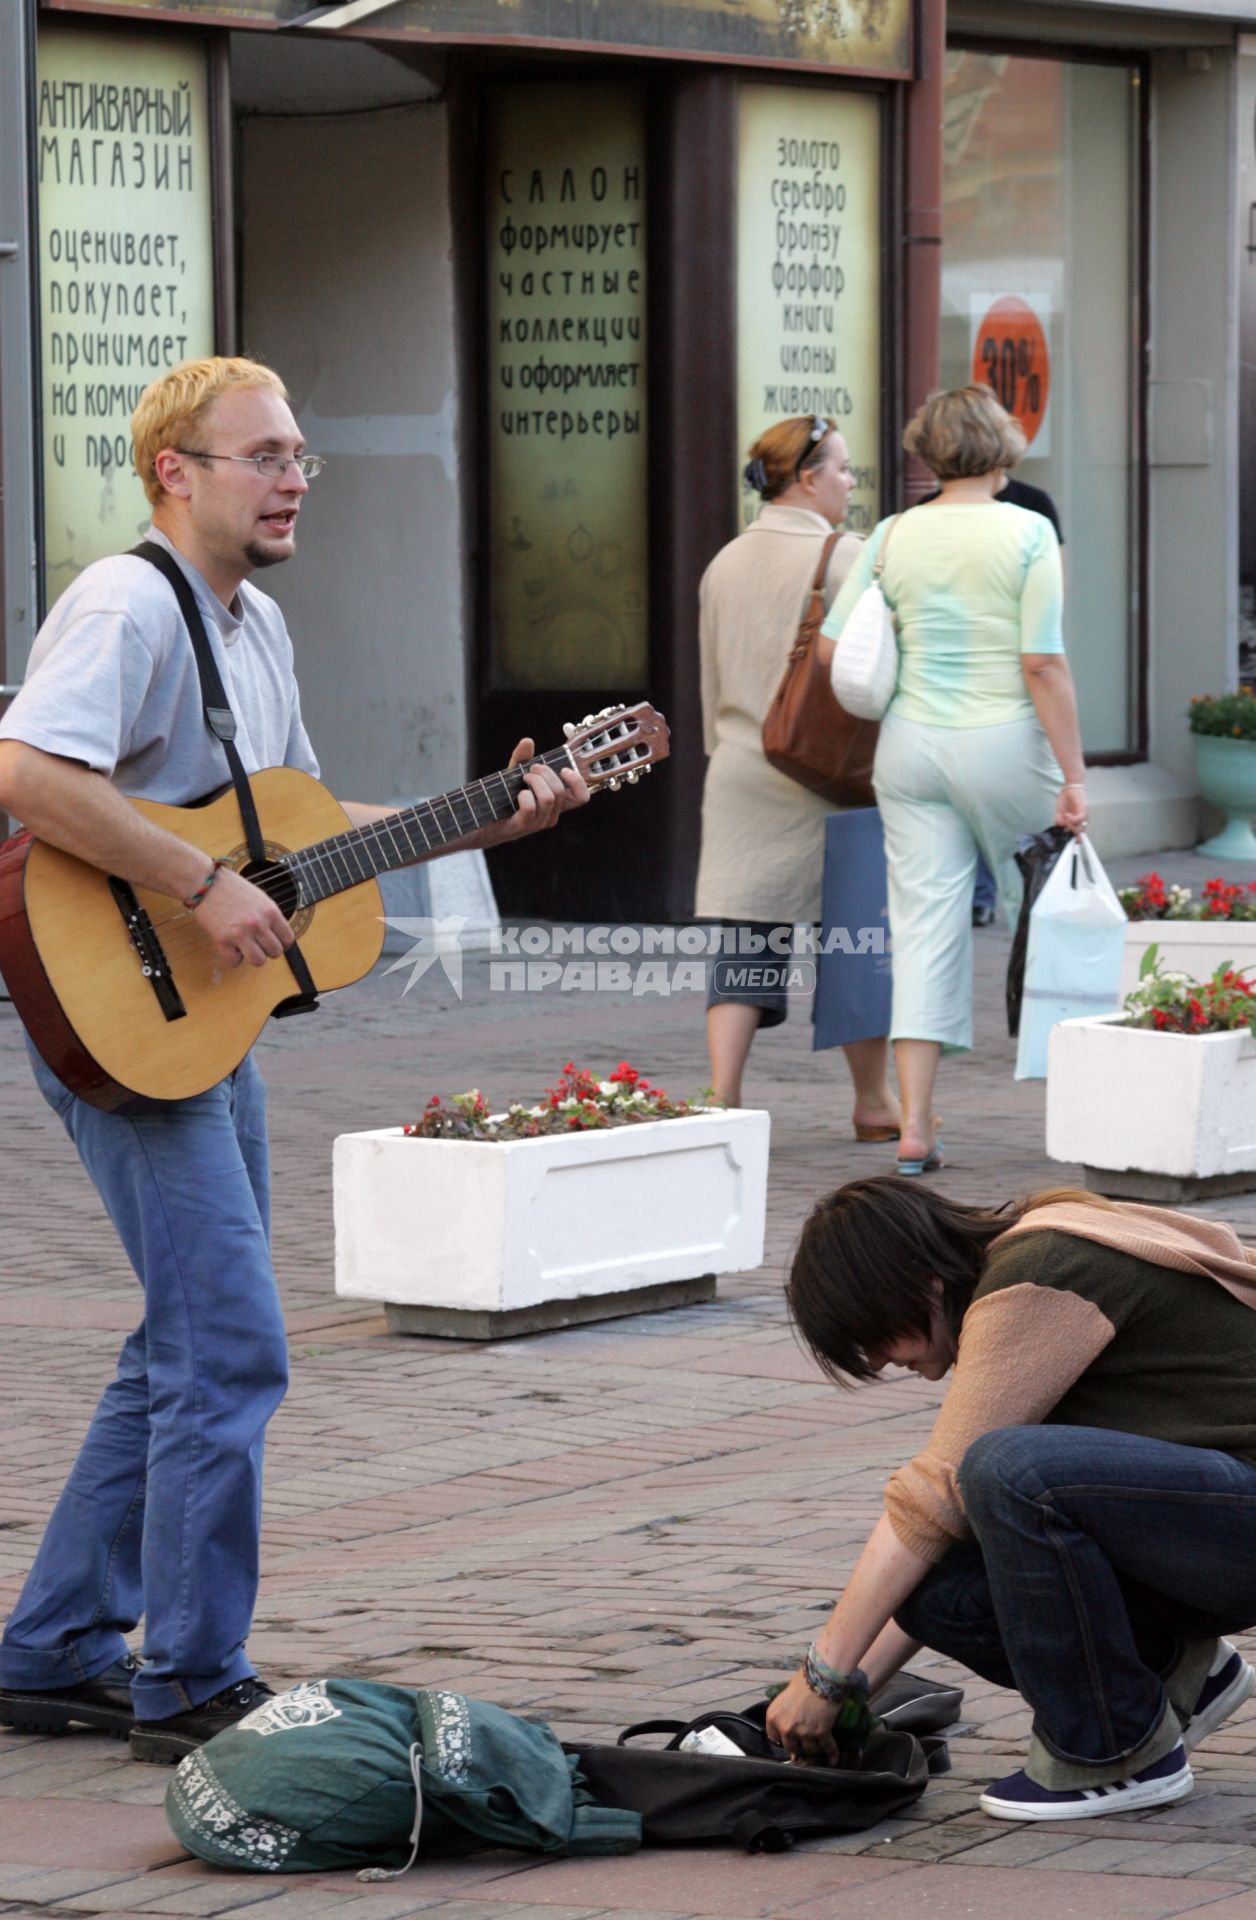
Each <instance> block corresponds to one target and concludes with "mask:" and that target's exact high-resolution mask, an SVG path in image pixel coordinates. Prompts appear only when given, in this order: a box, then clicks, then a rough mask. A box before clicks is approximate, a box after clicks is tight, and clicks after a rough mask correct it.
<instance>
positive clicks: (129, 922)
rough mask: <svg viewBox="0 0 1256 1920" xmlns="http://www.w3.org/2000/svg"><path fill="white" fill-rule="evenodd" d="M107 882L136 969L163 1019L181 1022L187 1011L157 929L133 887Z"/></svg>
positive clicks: (127, 881)
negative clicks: (137, 963)
mask: <svg viewBox="0 0 1256 1920" xmlns="http://www.w3.org/2000/svg"><path fill="white" fill-rule="evenodd" d="M108 880H109V891H110V893H111V894H112V895H113V898H114V903H115V905H116V906H117V909H118V912H119V913H120V914H121V915H122V918H123V920H124V921H125V922H126V930H127V932H128V933H129V934H130V936H131V945H132V946H133V947H134V948H135V951H136V953H137V954H138V955H139V960H140V970H141V972H142V973H143V975H144V978H145V979H146V980H147V981H148V983H149V985H150V986H151V987H152V990H153V992H154V993H155V994H156V996H157V1005H158V1006H159V1007H160V1008H161V1010H162V1012H163V1013H164V1014H165V1016H166V1019H167V1020H182V1019H184V1018H185V1017H186V1015H187V1008H186V1007H185V1006H184V1004H183V998H182V995H181V994H180V992H179V989H178V988H177V987H176V985H175V983H174V977H173V975H172V974H171V971H170V962H169V961H168V960H167V958H166V952H165V948H164V947H163V946H162V944H161V941H160V940H159V939H158V938H157V929H156V928H155V927H154V925H153V923H152V921H151V920H150V919H149V917H148V914H147V913H146V912H145V910H144V908H143V907H142V906H141V905H140V903H139V900H138V899H137V898H136V893H135V888H134V887H133V886H132V885H131V883H130V881H129V880H118V879H116V878H115V877H114V875H113V874H109V876H108Z"/></svg>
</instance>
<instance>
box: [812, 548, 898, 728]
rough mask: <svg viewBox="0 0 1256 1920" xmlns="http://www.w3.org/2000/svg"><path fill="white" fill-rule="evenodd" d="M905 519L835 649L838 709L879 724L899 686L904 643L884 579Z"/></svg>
mask: <svg viewBox="0 0 1256 1920" xmlns="http://www.w3.org/2000/svg"><path fill="white" fill-rule="evenodd" d="M900 518H901V516H900V515H899V514H897V513H896V514H895V516H894V518H893V519H892V520H891V522H890V524H889V526H888V527H887V528H886V530H885V538H884V539H883V540H882V542H881V551H880V553H878V555H877V561H876V565H875V566H874V567H873V569H872V581H871V584H870V585H869V586H866V587H865V588H864V590H863V592H862V593H861V594H860V596H859V598H858V600H856V602H855V604H854V606H853V607H852V608H851V610H850V617H849V618H848V620H847V622H846V625H845V626H844V627H843V628H842V631H841V632H840V633H839V634H838V636H837V641H836V644H835V646H834V648H833V664H832V667H831V668H830V670H829V675H830V681H831V684H832V687H833V693H834V696H835V697H836V699H837V701H838V704H839V705H840V706H843V707H845V709H846V711H847V713H851V714H854V716H855V718H856V719H857V720H879V719H880V718H881V716H882V714H883V713H884V712H885V709H886V708H887V707H888V706H889V704H890V701H891V700H892V699H893V698H894V689H895V687H896V686H897V684H898V641H897V639H896V638H895V634H894V616H893V615H892V614H891V612H890V609H889V607H888V606H887V605H886V600H885V595H884V594H883V593H882V591H881V574H882V571H883V570H884V567H885V552H886V548H887V547H888V546H889V544H890V535H891V534H892V533H893V531H894V529H895V527H896V526H897V524H898V522H899V519H900Z"/></svg>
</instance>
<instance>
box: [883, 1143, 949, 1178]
mask: <svg viewBox="0 0 1256 1920" xmlns="http://www.w3.org/2000/svg"><path fill="white" fill-rule="evenodd" d="M945 1165H946V1162H945V1160H944V1159H943V1158H942V1142H941V1140H935V1141H934V1143H933V1145H932V1146H931V1147H930V1149H929V1151H928V1153H927V1154H925V1156H924V1157H923V1159H920V1160H896V1161H895V1162H894V1170H895V1172H896V1173H905V1174H915V1173H936V1172H937V1170H938V1168H939V1167H944V1166H945Z"/></svg>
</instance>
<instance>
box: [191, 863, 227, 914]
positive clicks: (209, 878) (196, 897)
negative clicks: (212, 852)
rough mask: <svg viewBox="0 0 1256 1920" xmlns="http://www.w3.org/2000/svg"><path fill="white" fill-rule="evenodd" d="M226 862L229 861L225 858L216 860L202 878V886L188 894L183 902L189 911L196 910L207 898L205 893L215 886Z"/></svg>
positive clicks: (193, 911)
mask: <svg viewBox="0 0 1256 1920" xmlns="http://www.w3.org/2000/svg"><path fill="white" fill-rule="evenodd" d="M226 864H227V863H226V861H225V860H215V862H214V864H213V866H212V867H211V868H210V870H209V872H208V873H207V874H206V875H205V878H204V879H203V880H202V882H201V884H200V886H199V887H198V888H197V889H196V892H195V893H191V894H189V895H188V897H187V899H186V900H185V901H184V902H183V904H184V906H185V907H186V909H187V911H188V912H189V913H195V912H196V909H197V908H198V907H199V906H200V904H201V901H202V900H203V899H204V898H205V895H206V894H207V893H208V892H209V890H210V888H211V887H212V886H213V884H214V882H215V880H216V879H217V878H218V875H219V874H220V873H221V872H222V869H223V868H224V867H225V866H226Z"/></svg>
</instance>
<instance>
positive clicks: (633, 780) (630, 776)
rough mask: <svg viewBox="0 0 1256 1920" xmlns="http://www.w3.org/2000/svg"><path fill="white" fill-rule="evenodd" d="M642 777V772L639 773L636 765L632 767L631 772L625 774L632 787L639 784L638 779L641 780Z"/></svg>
mask: <svg viewBox="0 0 1256 1920" xmlns="http://www.w3.org/2000/svg"><path fill="white" fill-rule="evenodd" d="M640 778H641V776H640V774H639V773H638V772H637V769H636V768H635V767H634V768H633V769H632V771H631V773H626V774H625V775H624V779H625V780H626V781H627V782H628V785H629V786H630V787H635V786H636V784H637V781H638V780H639V779H640Z"/></svg>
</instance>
